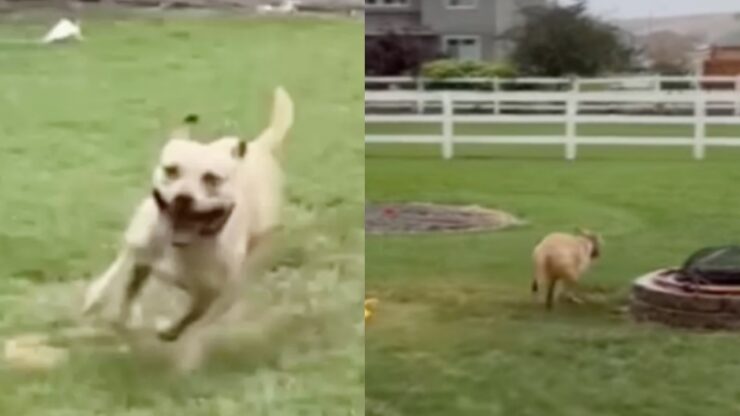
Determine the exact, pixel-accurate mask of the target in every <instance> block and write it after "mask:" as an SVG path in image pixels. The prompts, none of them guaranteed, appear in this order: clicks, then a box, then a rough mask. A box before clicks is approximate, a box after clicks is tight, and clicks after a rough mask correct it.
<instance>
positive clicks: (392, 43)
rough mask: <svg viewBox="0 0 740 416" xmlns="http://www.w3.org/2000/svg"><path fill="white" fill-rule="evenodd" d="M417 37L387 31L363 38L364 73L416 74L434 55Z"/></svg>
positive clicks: (380, 74) (388, 74)
mask: <svg viewBox="0 0 740 416" xmlns="http://www.w3.org/2000/svg"><path fill="white" fill-rule="evenodd" d="M435 55H436V53H435V51H432V50H430V49H429V48H428V47H425V43H424V42H423V41H422V40H421V39H418V38H414V37H411V36H404V35H399V34H397V33H393V32H388V33H385V34H383V35H380V36H372V37H367V38H366V39H365V74H367V75H371V76H392V75H406V74H416V73H417V72H418V71H419V70H420V68H421V65H422V64H423V63H424V62H426V61H427V60H429V59H432V58H434V57H436V56H435Z"/></svg>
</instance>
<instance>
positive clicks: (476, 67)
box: [421, 60, 516, 80]
mask: <svg viewBox="0 0 740 416" xmlns="http://www.w3.org/2000/svg"><path fill="white" fill-rule="evenodd" d="M421 73H422V75H423V76H424V77H425V78H429V79H432V80H445V79H450V78H497V77H498V78H512V77H515V76H516V70H515V69H514V67H512V66H511V65H506V64H495V63H487V62H476V61H463V62H460V61H452V60H439V61H432V62H429V63H427V64H425V65H424V66H423V67H422V70H421Z"/></svg>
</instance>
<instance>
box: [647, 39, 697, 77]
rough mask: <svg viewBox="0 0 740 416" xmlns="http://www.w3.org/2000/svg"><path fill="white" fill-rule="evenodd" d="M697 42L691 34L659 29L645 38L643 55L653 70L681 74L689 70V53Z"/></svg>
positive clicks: (666, 73) (667, 73)
mask: <svg viewBox="0 0 740 416" xmlns="http://www.w3.org/2000/svg"><path fill="white" fill-rule="evenodd" d="M697 43H698V42H697V40H696V39H695V38H693V37H691V36H686V35H682V34H680V33H676V32H672V31H667V30H665V31H659V32H655V33H651V34H650V35H648V36H647V37H646V38H645V40H644V44H645V47H644V49H645V55H646V57H647V58H648V60H649V63H650V67H651V69H652V70H653V71H655V72H657V73H659V74H664V75H682V74H686V73H687V72H689V71H690V70H691V65H692V62H691V54H692V52H693V51H694V50H695V49H696V44H697Z"/></svg>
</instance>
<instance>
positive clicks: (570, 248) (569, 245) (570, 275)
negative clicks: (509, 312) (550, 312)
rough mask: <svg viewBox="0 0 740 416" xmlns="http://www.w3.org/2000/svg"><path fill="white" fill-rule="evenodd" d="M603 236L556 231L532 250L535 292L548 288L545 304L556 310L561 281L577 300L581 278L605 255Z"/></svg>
mask: <svg viewBox="0 0 740 416" xmlns="http://www.w3.org/2000/svg"><path fill="white" fill-rule="evenodd" d="M602 245H603V243H602V240H601V238H600V237H599V236H598V235H596V234H594V233H592V232H590V231H583V230H578V232H577V234H576V235H572V234H566V233H552V234H549V235H547V236H546V237H545V238H543V239H542V240H541V241H540V242H539V244H537V246H536V247H535V249H534V252H533V253H532V260H533V261H534V280H533V281H532V293H537V290H538V288H539V287H540V286H544V287H545V288H546V291H547V292H546V297H545V299H546V300H545V304H546V306H547V309H552V305H553V299H554V297H555V291H556V288H557V285H558V283H562V284H564V285H565V287H566V289H567V292H568V295H569V297H570V298H571V299H573V300H574V301H580V300H579V299H578V298H577V297H576V296H575V293H574V292H575V287H576V283H577V282H578V280H580V279H581V277H582V276H583V274H584V273H585V272H586V271H587V270H588V268H589V267H590V266H591V263H592V262H593V260H595V259H596V258H598V257H599V256H600V254H601V246H602Z"/></svg>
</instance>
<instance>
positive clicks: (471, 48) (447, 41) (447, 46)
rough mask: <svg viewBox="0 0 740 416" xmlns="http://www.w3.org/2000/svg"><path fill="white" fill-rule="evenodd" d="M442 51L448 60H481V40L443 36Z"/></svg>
mask: <svg viewBox="0 0 740 416" xmlns="http://www.w3.org/2000/svg"><path fill="white" fill-rule="evenodd" d="M442 49H443V50H444V51H445V53H446V54H447V55H449V56H450V58H452V59H457V60H459V61H479V60H480V59H481V40H480V38H479V37H478V36H445V37H444V39H443V45H442Z"/></svg>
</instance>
